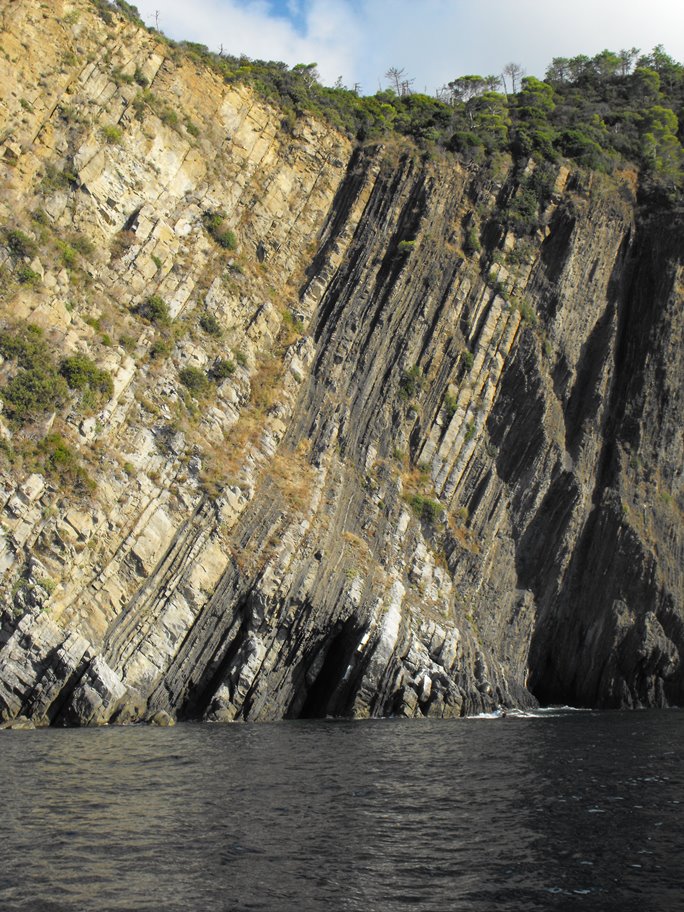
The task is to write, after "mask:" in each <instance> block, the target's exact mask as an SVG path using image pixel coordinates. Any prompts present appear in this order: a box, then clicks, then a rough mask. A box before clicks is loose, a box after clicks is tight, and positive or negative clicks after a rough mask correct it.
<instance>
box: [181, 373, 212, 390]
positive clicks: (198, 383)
mask: <svg viewBox="0 0 684 912" xmlns="http://www.w3.org/2000/svg"><path fill="white" fill-rule="evenodd" d="M178 377H179V379H180V382H181V383H182V384H183V386H185V387H186V388H187V389H189V390H190V392H191V393H192V394H193V395H195V396H200V395H202V393H205V392H206V391H207V389H208V387H209V379H208V377H207V375H206V374H205V373H204V371H203V370H200V369H199V368H198V367H184V368H183V369H182V370H181V371H179V372H178Z"/></svg>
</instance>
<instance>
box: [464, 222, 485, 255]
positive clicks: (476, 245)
mask: <svg viewBox="0 0 684 912" xmlns="http://www.w3.org/2000/svg"><path fill="white" fill-rule="evenodd" d="M481 249H482V245H481V244H480V235H479V234H478V230H477V228H476V226H475V225H471V226H470V227H469V228H468V230H467V231H466V235H465V239H464V241H463V250H464V252H465V253H467V254H473V253H479V252H480V250H481Z"/></svg>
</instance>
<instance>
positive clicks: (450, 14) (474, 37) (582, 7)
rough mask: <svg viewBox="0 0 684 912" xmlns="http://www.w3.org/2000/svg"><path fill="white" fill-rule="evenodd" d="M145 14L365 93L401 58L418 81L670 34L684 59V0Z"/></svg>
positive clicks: (190, 9) (242, 3) (192, 8)
mask: <svg viewBox="0 0 684 912" xmlns="http://www.w3.org/2000/svg"><path fill="white" fill-rule="evenodd" d="M136 5H137V7H138V9H139V10H140V13H141V15H142V17H143V19H144V20H145V21H146V22H147V23H148V24H154V13H155V11H156V10H158V11H159V26H160V28H161V30H162V31H163V32H165V33H166V34H167V35H168V36H169V37H171V38H175V39H177V40H182V39H187V40H191V41H199V42H201V43H203V44H206V45H207V46H208V47H209V48H210V49H211V50H215V51H218V50H219V48H220V47H221V46H223V48H224V50H225V51H226V52H228V53H232V54H240V53H244V54H246V55H247V56H249V57H253V58H262V59H270V60H284V61H285V62H287V63H289V64H290V65H293V64H295V63H311V62H314V61H316V62H317V63H318V66H319V70H320V72H321V76H322V79H323V81H324V82H325V83H326V84H332V83H334V82H335V80H336V79H337V77H338V76H341V77H342V80H343V82H344V83H345V84H346V85H348V86H350V87H351V86H353V85H354V84H355V83H359V84H360V86H361V90H362V91H363V92H364V93H366V94H367V93H372V92H375V91H376V90H377V89H378V88H379V87H381V86H384V85H385V84H386V80H385V78H384V73H385V72H386V71H387V69H388V68H389V67H390V66H397V67H403V68H404V69H405V70H406V74H407V76H410V77H412V78H413V79H415V83H414V89H415V90H416V91H428V92H434V91H435V90H436V89H437V88H439V87H440V86H441V85H444V84H445V83H446V82H448V81H449V80H450V79H454V78H455V77H456V76H461V75H464V74H466V73H480V74H487V73H496V72H500V70H501V68H502V67H503V66H504V65H505V64H506V63H507V62H509V61H515V62H517V63H520V64H521V65H522V66H523V67H524V68H525V70H526V71H527V72H528V73H530V74H533V75H537V76H543V74H544V70H545V68H546V66H547V64H548V63H549V62H550V60H551V58H552V57H556V56H573V55H575V54H580V53H585V54H596V53H598V52H599V51H601V50H603V49H604V48H606V47H608V48H610V49H611V50H619V49H620V48H623V47H638V48H641V49H642V51H648V50H650V49H651V48H653V47H654V46H655V45H656V44H664V45H665V48H666V50H667V51H668V52H669V53H670V54H671V55H672V56H673V57H675V58H676V59H678V60H680V61H684V4H682V0H573V2H572V3H571V4H568V3H566V2H564V0H563V2H560V0H488V2H487V3H482V2H477V0H138V2H137V4H136Z"/></svg>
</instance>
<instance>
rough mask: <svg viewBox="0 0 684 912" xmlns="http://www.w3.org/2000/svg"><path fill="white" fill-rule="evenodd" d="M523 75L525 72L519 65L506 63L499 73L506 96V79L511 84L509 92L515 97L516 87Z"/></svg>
mask: <svg viewBox="0 0 684 912" xmlns="http://www.w3.org/2000/svg"><path fill="white" fill-rule="evenodd" d="M524 75H525V70H524V69H523V68H522V67H521V66H520V64H519V63H514V62H513V61H511V62H510V63H507V64H506V66H505V67H504V68H503V70H502V72H501V81H502V83H503V87H504V92H506V94H507V95H508V89H507V88H506V77H508V79H509V81H510V83H511V92H512V93H513V95H515V93H516V92H517V91H518V85H519V83H520V82H521V80H522V78H523V76H524Z"/></svg>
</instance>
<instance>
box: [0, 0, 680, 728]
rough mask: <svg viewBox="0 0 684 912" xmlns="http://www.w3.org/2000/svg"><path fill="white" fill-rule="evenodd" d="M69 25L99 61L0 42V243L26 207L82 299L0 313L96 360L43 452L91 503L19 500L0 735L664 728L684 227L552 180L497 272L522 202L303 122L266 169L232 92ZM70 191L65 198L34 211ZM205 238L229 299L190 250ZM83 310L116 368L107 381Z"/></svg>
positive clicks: (25, 19)
mask: <svg viewBox="0 0 684 912" xmlns="http://www.w3.org/2000/svg"><path fill="white" fill-rule="evenodd" d="M79 7H80V9H81V15H80V17H79V18H78V20H76V21H74V22H72V23H71V24H70V25H69V26H68V29H67V33H68V36H70V37H69V40H70V41H73V42H74V46H75V47H76V46H77V47H78V48H80V49H81V50H80V51H79V54H82V53H85V52H86V51H88V50H89V51H90V56H91V57H92V56H93V55H94V53H95V50H96V49H97V48H98V47H100V46H101V45H102V43H104V42H106V43H107V45H108V47H109V48H110V49H111V52H112V53H111V55H110V60H109V61H107V62H105V61H104V60H95V61H93V62H91V63H89V64H87V65H84V64H78V63H77V62H76V63H68V64H64V62H63V58H62V57H61V56H60V55H61V54H62V50H58V48H59V47H60V45H59V42H58V40H57V35H58V33H59V34H60V35H61V34H62V31H60V29H63V28H64V26H63V25H61V24H59V23H58V20H57V18H56V16H59V15H60V12H59V10H57V11H56V14H55V13H53V12H51V11H47V10H42V8H40V5H39V4H37V3H35V2H33V0H18V2H16V3H15V4H13V9H11V10H10V11H9V12H6V13H5V14H4V22H3V26H4V30H5V31H4V32H3V42H4V47H5V48H6V49H9V50H8V53H9V54H10V57H11V55H12V54H13V53H15V51H16V48H15V45H16V41H17V38H16V36H17V34H18V29H19V23H21V28H22V30H23V31H22V35H23V36H24V40H25V41H27V42H28V44H29V46H30V48H32V49H33V51H34V52H35V53H34V56H33V57H32V56H31V54H29V55H28V58H27V59H28V61H29V62H28V63H25V64H24V66H23V68H22V67H19V66H18V65H17V69H16V70H13V71H12V74H11V78H12V79H13V80H15V81H16V83H17V91H16V99H15V95H12V96H11V97H10V98H9V100H8V101H6V102H3V104H5V110H4V115H5V118H6V120H7V123H8V125H9V126H8V130H7V138H6V140H5V143H4V150H5V151H4V155H5V160H6V161H10V162H11V164H10V165H8V175H9V178H10V179H9V183H8V187H9V190H8V192H7V200H5V201H3V203H2V206H3V208H2V218H3V220H4V222H5V223H9V222H10V220H11V218H18V219H21V218H22V216H23V215H26V219H27V220H28V214H29V213H30V212H31V211H33V210H34V209H35V208H36V206H38V205H40V206H41V208H42V209H43V210H44V211H45V212H46V213H47V218H48V219H49V225H50V230H54V231H55V232H56V233H61V234H63V235H65V236H66V235H67V234H68V232H70V231H72V230H75V229H78V230H79V231H87V232H88V233H89V234H91V235H92V236H93V237H95V238H96V240H97V244H96V250H95V252H94V253H92V254H89V255H88V262H87V264H86V266H85V269H86V271H87V272H88V274H89V275H90V277H91V281H92V283H93V285H92V287H90V286H88V287H86V291H84V292H83V293H81V292H80V291H79V290H78V289H75V290H74V289H70V288H69V287H68V286H65V285H64V281H65V280H64V277H63V276H62V275H61V266H60V264H59V263H58V262H54V258H53V259H51V255H50V253H49V250H50V247H49V243H48V242H47V241H44V242H43V247H44V250H45V252H43V253H42V254H41V253H40V252H39V253H38V256H39V257H40V256H41V255H42V260H41V262H40V267H41V269H42V270H43V274H44V279H43V284H42V286H41V287H40V288H37V289H31V290H30V291H28V290H25V291H23V292H22V294H21V296H20V298H13V299H11V300H9V299H8V301H7V303H6V304H4V305H3V307H4V308H5V312H6V313H7V312H9V308H10V307H12V308H13V311H12V312H13V313H15V314H16V315H17V316H19V317H20V318H22V319H25V320H30V321H32V322H34V323H37V324H38V325H42V326H44V327H46V328H49V329H50V331H54V330H55V328H57V329H58V330H59V332H58V333H57V334H56V335H55V342H54V344H55V345H57V346H58V347H59V348H60V350H63V351H67V352H68V351H74V350H76V351H86V352H89V353H91V355H92V356H93V357H94V358H95V359H96V360H98V362H99V363H103V364H104V365H105V366H106V367H107V368H108V369H109V370H110V371H111V372H112V374H113V375H114V377H115V383H114V394H113V398H112V400H111V401H110V402H109V403H107V405H106V406H105V407H104V408H103V410H102V411H101V412H100V413H99V414H98V415H97V417H96V421H94V422H91V423H88V419H86V420H83V418H82V416H80V415H79V413H78V411H77V409H76V408H74V410H73V411H71V412H69V413H68V414H67V415H66V417H64V418H58V420H63V422H64V433H65V434H67V435H69V434H70V435H71V436H70V437H69V439H70V441H71V443H72V445H73V447H74V449H75V450H77V451H78V452H80V453H82V454H83V455H84V458H86V457H88V456H89V454H90V453H92V452H93V451H94V452H95V453H97V454H98V456H97V459H98V462H97V480H98V490H97V493H96V494H95V495H93V496H92V498H91V499H90V500H88V501H85V502H84V501H83V500H82V499H80V500H79V498H78V496H77V495H76V494H74V493H73V492H68V491H64V490H63V489H60V488H59V487H58V486H56V485H54V484H52V483H50V480H49V479H47V480H46V479H45V478H44V477H43V476H42V475H41V473H40V472H38V473H34V474H32V475H31V476H30V477H28V476H27V474H26V473H25V472H24V473H23V474H22V472H21V471H20V470H19V469H17V468H11V467H6V468H5V469H4V470H3V476H2V482H3V490H4V492H5V493H4V495H3V496H4V500H3V505H4V510H3V513H2V522H3V530H4V537H3V539H2V547H3V553H2V557H1V561H2V567H3V570H4V583H3V586H4V588H3V593H4V601H5V608H4V613H3V627H2V639H1V640H0V643H1V645H0V716H1V717H2V719H5V720H11V719H16V718H18V717H20V716H21V717H22V718H23V717H25V718H27V719H31V720H33V721H34V722H35V723H43V724H45V723H53V724H102V723H105V722H108V721H114V722H128V721H135V720H138V719H152V718H163V719H167V720H168V718H169V717H171V718H174V717H181V718H206V719H210V720H215V721H229V720H235V719H253V720H266V719H279V718H298V717H322V716H326V715H334V716H336V715H340V716H355V717H366V716H378V715H387V714H400V715H407V716H421V715H432V716H445V717H448V716H456V715H462V714H466V713H472V712H478V711H481V710H487V709H492V708H494V707H495V706H497V705H499V704H506V705H520V706H525V705H533V704H534V703H535V702H536V700H537V699H539V700H542V701H544V702H547V701H548V702H561V703H576V704H581V705H587V706H651V705H655V706H663V705H669V704H680V705H681V704H682V702H684V699H683V698H684V693H683V689H682V688H683V687H684V685H683V683H682V682H683V677H682V669H681V664H680V657H681V655H682V654H683V651H684V592H683V590H684V587H683V583H682V566H684V561H683V560H682V557H683V553H682V552H683V548H682V522H681V503H682V477H681V471H682V455H683V445H682V427H684V421H683V418H684V416H683V414H682V398H681V390H682V377H683V376H684V365H683V364H682V351H683V347H682V320H683V308H682V260H681V257H682V244H681V238H682V226H681V222H680V221H678V220H677V218H674V217H672V216H671V215H669V216H668V217H667V219H665V218H662V219H661V218H659V217H658V215H657V213H648V212H645V213H644V212H640V213H637V209H636V207H635V204H634V202H633V200H632V198H631V196H630V193H629V191H628V188H626V187H625V186H621V185H619V184H618V183H617V182H611V181H609V180H607V179H603V178H601V179H599V178H598V177H596V176H587V175H580V174H571V173H570V172H569V171H568V170H567V169H566V168H565V167H560V168H559V169H558V173H557V176H556V185H555V188H554V192H553V195H552V198H551V201H550V203H549V204H548V208H547V209H546V211H545V212H544V213H543V220H542V221H543V226H544V227H543V228H542V229H541V230H540V231H538V232H537V233H536V234H534V235H533V236H529V237H527V238H523V239H520V238H516V237H515V236H514V235H512V234H507V233H506V232H505V231H504V230H503V229H501V228H500V226H499V224H498V222H497V219H496V210H497V206H501V205H504V204H505V201H506V200H510V199H511V198H512V197H514V196H515V193H516V192H517V188H518V178H517V177H516V176H515V175H514V173H513V171H512V170H511V169H510V168H506V167H505V166H504V167H502V168H501V169H500V172H499V173H498V174H494V173H493V172H492V171H491V170H487V169H486V168H481V169H471V170H466V169H465V168H463V167H462V166H460V165H458V164H457V163H456V162H455V161H454V160H453V159H444V160H441V159H438V160H434V161H425V160H423V158H422V157H421V156H419V155H418V154H417V153H416V152H415V151H414V150H411V149H409V148H394V147H393V146H391V145H390V146H378V147H375V148H366V149H362V150H356V151H353V150H352V148H351V146H350V144H349V143H348V142H347V141H346V140H345V139H343V138H341V137H339V136H338V135H337V134H336V133H335V132H334V131H332V130H331V129H329V128H326V127H323V126H322V125H320V124H317V123H315V122H313V121H311V122H309V121H302V122H301V123H300V124H299V126H298V127H297V128H296V130H295V132H294V135H291V136H288V135H284V134H282V132H281V131H280V129H279V118H278V113H277V111H275V110H273V109H271V108H269V107H268V106H266V105H265V104H263V103H261V102H259V101H258V100H256V99H255V98H253V97H252V96H251V95H250V94H249V92H248V91H247V90H245V89H240V90H235V89H231V88H229V87H226V86H224V85H223V84H222V83H221V82H220V80H218V79H217V78H216V77H215V76H213V75H212V74H210V73H200V72H198V71H197V70H196V67H195V66H194V64H190V63H188V62H184V61H183V60H182V59H180V60H179V59H173V58H172V57H170V56H169V53H168V49H166V48H165V47H164V46H163V45H160V44H159V43H157V42H156V41H155V39H154V37H152V36H150V35H148V34H146V33H141V32H139V31H136V29H134V28H133V27H132V26H131V25H130V24H128V25H127V24H124V23H122V22H118V21H116V22H115V23H114V24H113V25H112V26H110V27H106V26H105V25H104V24H103V23H102V22H101V21H100V20H98V19H97V18H96V17H94V16H93V15H92V13H91V12H90V11H89V7H88V6H87V4H85V3H83V4H79ZM72 18H73V17H72ZM69 29H70V30H71V31H69ZM60 40H62V39H60ZM38 49H40V52H41V53H40V60H41V63H40V66H42V67H43V68H44V70H45V72H46V73H50V74H52V76H51V78H52V82H51V85H52V86H53V88H54V86H55V85H57V89H55V92H56V95H57V96H59V92H63V93H66V94H68V96H69V101H70V112H71V114H70V120H69V121H68V122H67V123H65V122H64V117H63V113H62V114H60V110H61V109H60V108H59V106H58V105H57V104H56V102H55V99H52V103H51V104H46V105H43V106H41V105H40V104H38V103H36V104H34V105H33V110H32V112H31V113H30V114H29V113H27V110H26V108H25V107H20V106H19V103H18V99H19V98H21V97H23V94H25V93H26V92H27V91H28V88H27V87H28V86H29V84H30V82H31V80H33V81H34V82H35V79H36V75H38V76H40V73H37V72H36V69H37V68H38V69H39V64H38V63H36V55H37V50H38ZM16 52H17V53H18V51H16ZM75 56H76V55H75ZM53 66H54V68H55V70H54V72H53V71H52V70H51V69H50V68H51V67H53ZM58 70H59V73H58ZM62 71H63V72H62ZM114 71H116V72H117V73H122V72H123V73H124V74H126V73H128V72H129V71H130V72H144V73H146V74H147V77H146V78H147V79H148V80H149V81H150V82H151V89H152V91H153V92H154V94H155V96H156V97H157V98H159V99H162V101H164V102H167V103H169V104H170V103H171V102H173V104H174V105H175V106H176V108H178V109H179V110H180V112H181V114H183V112H188V113H189V112H192V117H193V122H196V124H197V125H198V127H199V132H200V138H199V139H193V137H192V135H191V136H190V137H188V136H187V135H186V134H185V133H184V132H183V131H182V130H180V131H179V130H175V129H170V128H169V127H168V125H167V124H165V122H164V120H163V118H162V117H161V115H160V113H159V112H160V111H161V114H162V115H163V108H162V107H160V106H159V105H158V110H156V111H155V110H146V111H145V112H144V116H142V118H141V119H136V118H133V117H130V116H129V112H130V111H131V109H132V108H133V107H134V106H133V102H134V101H135V99H136V92H137V89H136V88H135V87H133V86H131V84H130V83H129V82H126V81H125V80H124V81H123V82H122V81H121V79H119V80H118V83H117V80H116V79H113V77H112V72H114ZM4 78H5V77H4V76H3V79H4ZM7 78H9V74H7ZM43 78H46V77H45V76H44V77H43ZM60 79H61V80H62V82H63V83H64V85H63V86H61V88H60V85H61V83H60ZM58 89H59V91H57V90H58ZM129 96H130V97H129ZM59 97H62V96H59ZM15 101H16V104H15ZM13 105H14V107H13ZM139 107H140V105H138V108H139ZM86 111H87V112H88V117H89V118H90V120H89V125H88V126H85V127H84V126H83V125H82V123H81V120H79V118H80V117H81V115H82V116H83V117H84V116H85V112H86ZM74 112H75V113H74ZM181 120H182V117H181ZM113 122H116V123H119V124H121V125H122V137H121V140H120V143H119V144H117V145H116V147H115V148H111V147H110V145H108V144H107V142H106V141H104V140H103V138H102V133H101V126H102V125H106V124H111V123H113ZM74 123H77V124H78V125H79V126H78V128H76V127H75V126H74ZM2 150H3V147H0V155H1V154H3V151H2ZM60 156H61V157H60ZM65 156H69V161H70V167H73V168H74V169H75V173H74V175H73V180H72V184H73V186H70V187H64V186H61V185H60V186H59V187H58V188H57V189H56V190H55V189H54V188H51V187H49V186H48V187H47V189H46V187H45V181H44V178H43V177H42V175H43V171H44V163H45V162H46V161H47V162H48V163H51V164H52V166H53V168H60V167H64V166H65ZM530 167H532V165H530ZM41 180H42V181H43V183H42V184H41ZM41 187H42V189H41ZM218 210H220V211H221V212H222V213H224V214H225V220H226V224H227V225H228V224H230V225H232V226H234V228H235V232H236V235H237V236H238V241H239V247H238V250H237V252H236V253H235V254H234V256H233V259H232V260H231V261H230V262H228V263H227V261H226V255H225V254H222V253H221V251H220V250H217V248H216V245H215V244H214V243H213V241H212V240H211V238H210V237H208V236H207V232H206V230H205V229H204V228H203V225H204V224H206V212H207V211H212V212H213V211H218ZM20 224H22V225H23V224H28V225H30V222H28V221H26V222H22V221H20ZM473 227H474V228H475V229H476V231H477V232H478V233H479V234H480V236H481V238H482V240H483V248H482V250H480V251H477V252H470V253H465V252H464V250H463V248H464V246H466V247H468V246H469V245H467V244H465V243H464V242H465V238H466V236H467V235H468V233H469V232H470V233H472V232H471V229H472V228H473ZM122 231H123V232H125V236H123V237H124V239H125V241H126V244H127V247H126V252H125V253H124V254H123V257H122V256H121V254H120V249H121V239H122ZM114 251H119V252H118V253H116V255H112V254H113V252H114ZM43 260H44V262H43ZM7 262H9V260H8V261H7ZM159 263H161V265H158V264H159ZM10 266H11V263H10ZM67 282H68V280H67ZM86 284H87V283H86ZM93 289H94V290H93ZM94 292H96V294H95V293H94ZM151 294H158V295H159V296H160V297H161V298H163V299H164V300H165V301H168V302H169V304H170V308H169V309H170V310H171V315H172V316H173V317H174V319H175V325H176V326H177V327H179V331H178V332H177V333H176V335H175V336H174V339H173V342H172V345H171V349H172V350H171V352H170V354H169V355H168V357H167V358H166V359H165V360H163V361H162V362H161V363H160V362H159V360H158V359H155V358H150V356H149V352H150V350H151V347H152V346H153V345H154V341H155V337H154V330H153V328H151V327H149V326H147V325H145V324H143V323H141V321H140V320H139V319H137V318H136V316H135V309H136V307H137V305H139V304H140V303H141V302H143V301H145V300H146V299H147V298H148V297H149V296H150V295H151ZM66 295H70V296H71V297H72V298H73V299H74V300H75V305H74V306H73V307H72V310H71V311H69V312H68V313H67V312H65V309H64V299H65V296H66ZM94 297H97V305H95V304H94V302H93V298H94ZM94 307H97V308H99V311H98V312H99V313H101V315H102V319H105V318H106V319H109V320H111V321H114V322H116V321H118V322H116V325H117V326H119V325H120V327H121V332H122V333H123V331H124V330H125V332H126V334H128V335H133V336H135V339H136V345H135V348H134V349H133V350H131V348H130V346H129V348H128V351H126V350H125V349H124V348H116V347H114V348H111V349H106V350H103V349H102V347H101V346H100V347H99V348H98V345H99V343H98V340H97V337H96V334H95V333H94V332H93V330H92V328H91V324H92V320H91V323H90V324H89V323H86V322H85V320H84V319H83V318H84V317H89V316H92V315H93V313H95V311H93V308H94ZM206 312H208V313H210V314H211V315H212V316H213V317H214V318H215V320H216V321H217V323H218V324H220V326H221V329H222V335H221V337H220V339H218V340H217V339H214V338H212V337H209V336H207V335H206V334H205V335H202V334H201V333H200V331H199V330H198V329H197V320H198V317H199V315H200V314H201V313H206ZM65 314H66V315H65ZM180 329H183V331H182V332H181V331H180ZM217 338H218V337H217ZM238 354H239V358H238ZM219 356H220V357H223V358H224V359H225V358H228V357H230V358H234V359H235V361H236V364H234V369H233V372H232V373H231V374H230V375H229V376H227V377H226V378H224V379H222V380H221V382H220V383H217V385H216V388H215V389H212V392H211V393H210V394H209V395H207V396H205V398H202V399H200V401H199V402H198V403H195V404H194V405H193V403H192V402H191V401H189V398H188V395H187V394H183V393H182V390H181V389H180V384H179V382H178V376H179V375H178V372H179V370H180V369H182V368H183V367H186V366H195V367H197V368H200V369H203V370H209V369H210V368H211V364H212V361H213V359H214V358H215V357H219ZM5 431H6V434H9V435H10V436H14V438H15V439H19V435H20V432H19V431H17V430H16V429H15V428H13V427H10V426H6V427H5ZM124 465H125V466H126V471H122V466H124ZM46 580H50V581H51V585H50V586H47V585H46V582H45V581H46ZM163 713H166V714H168V715H166V716H165V715H159V714H163Z"/></svg>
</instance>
